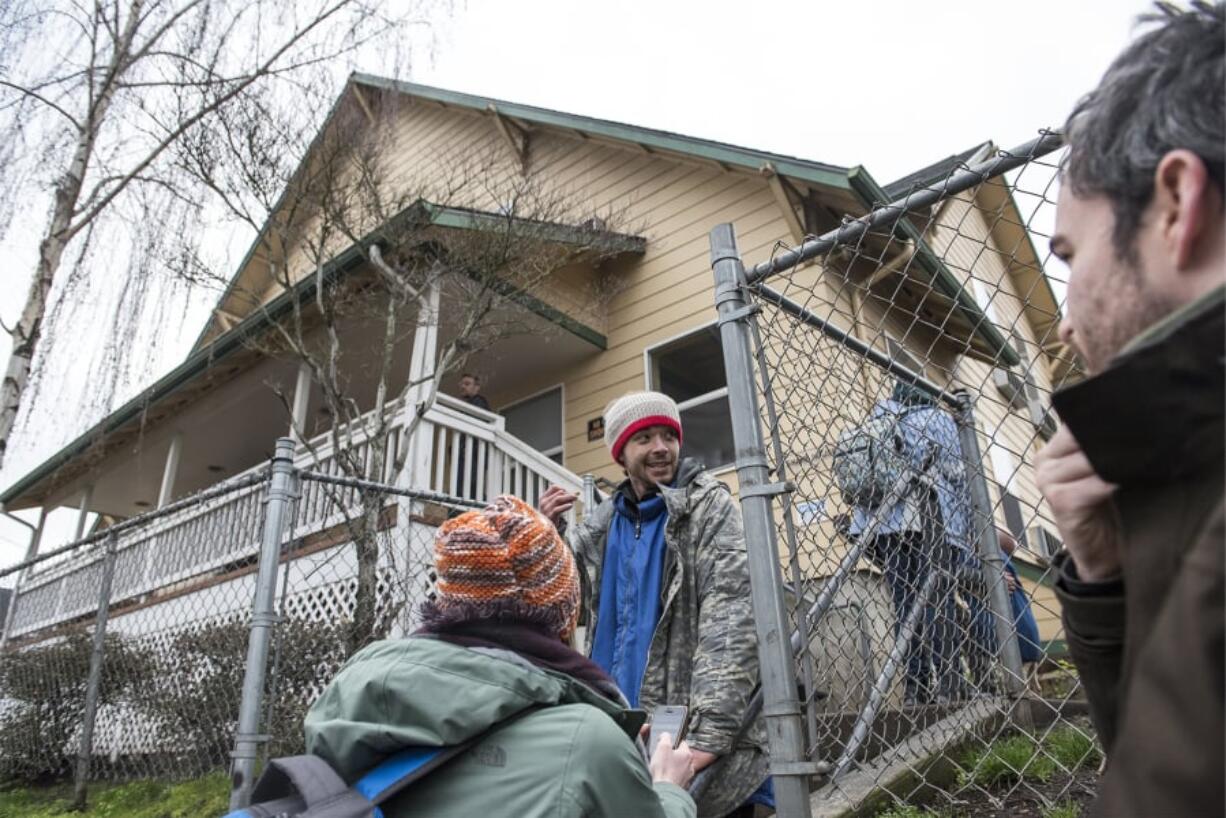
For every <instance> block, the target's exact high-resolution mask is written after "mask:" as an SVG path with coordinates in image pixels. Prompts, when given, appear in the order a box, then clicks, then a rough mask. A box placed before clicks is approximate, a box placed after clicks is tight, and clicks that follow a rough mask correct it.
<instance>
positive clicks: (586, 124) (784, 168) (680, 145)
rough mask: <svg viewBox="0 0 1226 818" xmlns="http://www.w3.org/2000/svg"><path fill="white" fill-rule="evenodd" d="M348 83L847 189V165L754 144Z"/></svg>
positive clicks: (431, 91)
mask: <svg viewBox="0 0 1226 818" xmlns="http://www.w3.org/2000/svg"><path fill="white" fill-rule="evenodd" d="M349 80H350V83H352V84H356V85H362V86H366V87H369V88H375V89H378V90H381V91H393V92H396V93H399V94H403V95H405V96H407V97H411V98H413V99H418V100H423V101H426V102H430V103H434V104H435V105H439V106H442V107H444V108H448V107H450V108H461V109H467V110H470V111H477V112H480V113H493V114H497V115H499V116H502V117H508V118H510V119H511V120H512V122H514V124H516V125H517V126H519V127H520V128H524V129H525V130H528V131H530V130H531V129H532V128H534V127H536V128H540V127H547V128H555V129H558V130H560V131H564V132H568V133H571V134H573V135H576V136H578V137H580V138H582V139H588V138H596V139H602V140H609V141H612V142H618V143H622V144H625V145H628V146H632V147H634V148H636V149H637V150H639V151H641V152H645V153H649V154H655V153H658V154H662V155H672V156H676V157H682V158H687V159H694V160H700V161H703V162H709V163H711V164H713V165H716V166H718V167H721V168H723V169H725V170H730V169H734V168H735V169H740V170H747V171H752V172H754V173H758V172H761V171H762V170H764V169H766V168H768V167H773V169H774V171H775V172H777V173H779V174H781V175H783V176H788V177H790V178H792V179H796V180H799V181H802V182H806V183H809V184H813V185H818V186H820V187H825V188H830V189H832V190H847V189H848V181H847V169H846V168H842V167H839V166H837V165H828V164H825V163H822V162H811V161H808V160H805V159H800V158H797V157H794V156H785V155H782V154H776V153H770V152H768V151H759V150H753V149H751V148H743V147H739V146H737V145H729V144H727V143H724V142H715V141H712V140H709V139H698V138H696V137H692V136H685V135H684V134H677V133H671V132H669V131H661V130H657V129H655V128H644V127H640V126H638V125H627V124H625V123H621V122H612V121H610V120H606V119H596V118H594V117H587V116H579V115H577V114H568V113H564V112H562V111H554V110H550V109H548V108H537V107H534V106H532V105H522V104H520V103H516V102H507V101H506V100H501V99H492V98H490V97H481V96H476V95H473V94H463V93H460V92H458V91H448V90H446V89H443V88H434V87H431V86H429V85H419V84H417V83H412V82H403V81H401V80H394V79H388V78H386V77H379V76H375V75H372V74H362V73H354V74H352V75H350V78H349Z"/></svg>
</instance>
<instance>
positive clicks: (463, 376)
mask: <svg viewBox="0 0 1226 818" xmlns="http://www.w3.org/2000/svg"><path fill="white" fill-rule="evenodd" d="M465 378H472V379H473V380H474V381H475V382H476V383H481V379H480V378H478V377H477V376H476V375H474V374H473V373H471V372H465V373H464V374H463V375H461V376H460V380H464V379H465Z"/></svg>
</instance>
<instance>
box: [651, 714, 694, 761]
mask: <svg viewBox="0 0 1226 818" xmlns="http://www.w3.org/2000/svg"><path fill="white" fill-rule="evenodd" d="M689 715H690V710H689V708H688V707H683V706H681V705H678V704H662V705H660V706H658V707H657V708H656V709H655V710H653V711H652V713H651V731H650V732H649V733H648V734H647V752H648V754H650V753H653V752H655V749H656V744H658V743H659V741H660V736H662V735H664V734H665V733H668V734H669V735H671V736H672V737H673V746H674V747H676V746H677V745H678V744H680V743H681V741H682V739H684V738H685V731H686V728H687V727H688V726H689V724H688V722H689Z"/></svg>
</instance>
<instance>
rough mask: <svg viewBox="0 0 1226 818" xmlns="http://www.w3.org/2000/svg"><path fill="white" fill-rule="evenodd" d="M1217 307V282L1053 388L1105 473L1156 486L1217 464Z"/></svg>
mask: <svg viewBox="0 0 1226 818" xmlns="http://www.w3.org/2000/svg"><path fill="white" fill-rule="evenodd" d="M1224 310H1226V288H1221V287H1219V288H1218V289H1216V290H1214V291H1213V292H1212V293H1210V294H1208V295H1206V296H1205V297H1204V298H1201V299H1199V300H1198V301H1196V302H1194V303H1192V304H1190V305H1188V306H1187V307H1185V308H1184V309H1182V310H1180V311H1178V312H1177V313H1174V314H1172V315H1171V316H1169V317H1168V318H1166V319H1164V320H1162V321H1160V322H1158V323H1157V324H1155V325H1154V326H1153V327H1151V328H1150V329H1149V330H1147V331H1146V332H1144V333H1142V334H1141V335H1140V336H1138V337H1137V339H1136V340H1134V341H1133V342H1132V343H1131V344H1129V345H1128V347H1126V348H1125V350H1124V351H1123V352H1122V353H1121V354H1120V356H1119V357H1118V358H1116V360H1115V361H1114V362H1113V363H1112V364H1111V366H1110V367H1109V368H1108V369H1106V370H1105V371H1103V372H1102V373H1101V374H1099V375H1096V376H1095V377H1093V378H1089V379H1088V380H1085V381H1083V382H1081V383H1079V384H1075V385H1073V386H1070V387H1068V388H1066V389H1062V390H1060V391H1059V392H1057V393H1056V394H1055V395H1053V397H1052V404H1053V405H1054V406H1055V408H1056V411H1057V412H1058V413H1059V414H1060V419H1061V421H1062V422H1064V423H1065V424H1067V425H1068V427H1069V429H1070V430H1071V431H1072V433H1073V436H1074V437H1076V438H1077V441H1078V442H1079V443H1080V444H1081V448H1082V450H1083V451H1084V452H1085V453H1086V456H1087V457H1088V458H1089V459H1090V463H1091V464H1092V465H1093V466H1094V470H1095V471H1096V472H1098V474H1099V476H1100V477H1102V478H1103V479H1104V480H1106V481H1108V482H1110V483H1116V484H1119V485H1121V486H1145V485H1156V484H1161V483H1167V482H1170V481H1172V480H1175V479H1178V478H1180V477H1185V476H1188V475H1191V474H1196V473H1198V472H1201V471H1203V470H1205V469H1207V468H1210V467H1213V466H1215V465H1216V466H1217V467H1218V468H1220V467H1221V464H1222V458H1223V445H1224V442H1223V421H1224V414H1226V413H1224V409H1223V404H1224V402H1226V378H1224V373H1226V312H1224Z"/></svg>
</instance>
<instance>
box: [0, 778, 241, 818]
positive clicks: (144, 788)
mask: <svg viewBox="0 0 1226 818" xmlns="http://www.w3.org/2000/svg"><path fill="white" fill-rule="evenodd" d="M229 800H230V780H229V778H228V776H226V774H225V773H213V774H211V775H207V776H205V777H203V778H198V779H195V780H192V781H180V782H177V783H173V784H169V783H163V782H160V781H134V782H131V783H128V784H109V785H104V784H94V785H92V786H91V787H90V788H89V807H88V809H87V810H86V811H85V812H73V811H72V787H71V786H58V787H50V788H46V789H29V788H27V789H15V790H9V791H7V792H0V818H69V817H70V816H75V817H76V818H217V816H219V815H224V814H225V813H226V811H227V810H228V808H229Z"/></svg>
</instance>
